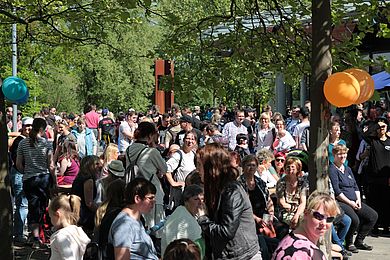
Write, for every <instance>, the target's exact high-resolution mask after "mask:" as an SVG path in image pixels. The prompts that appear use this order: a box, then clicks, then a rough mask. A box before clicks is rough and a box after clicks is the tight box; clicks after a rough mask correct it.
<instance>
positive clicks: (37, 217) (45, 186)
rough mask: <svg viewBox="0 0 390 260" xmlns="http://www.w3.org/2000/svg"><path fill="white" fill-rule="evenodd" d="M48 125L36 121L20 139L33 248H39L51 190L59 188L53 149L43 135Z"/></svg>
mask: <svg viewBox="0 0 390 260" xmlns="http://www.w3.org/2000/svg"><path fill="white" fill-rule="evenodd" d="M46 126H47V123H46V120H45V119H43V118H35V119H34V121H33V123H32V129H31V131H30V133H29V136H28V137H26V138H25V139H23V140H21V141H20V143H19V146H18V150H17V156H16V168H17V169H18V171H19V172H20V173H22V174H23V190H24V192H25V194H26V197H27V200H28V216H27V219H28V223H29V225H30V230H31V234H32V237H33V240H34V241H33V245H32V246H33V248H39V247H40V245H41V244H42V242H43V241H42V240H40V238H39V229H40V227H42V225H43V215H44V214H45V211H46V207H47V205H48V203H49V196H50V188H52V189H56V188H57V181H56V176H55V173H54V172H55V171H54V169H55V166H54V162H53V146H52V144H51V143H49V142H48V141H47V140H46V139H45V138H43V137H42V136H43V135H44V133H45V129H46Z"/></svg>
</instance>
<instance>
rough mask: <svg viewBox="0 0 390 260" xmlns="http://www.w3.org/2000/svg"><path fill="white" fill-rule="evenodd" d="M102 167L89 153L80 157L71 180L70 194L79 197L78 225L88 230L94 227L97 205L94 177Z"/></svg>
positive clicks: (90, 230) (97, 159)
mask: <svg viewBox="0 0 390 260" xmlns="http://www.w3.org/2000/svg"><path fill="white" fill-rule="evenodd" d="M101 169H102V163H101V161H100V159H99V157H97V156H95V155H89V156H86V157H84V158H83V159H81V162H80V171H79V173H78V175H77V177H76V179H75V180H74V181H73V184H72V194H75V195H77V196H79V197H80V198H81V211H80V220H79V225H80V226H82V227H83V228H84V230H85V231H86V232H87V233H88V232H92V231H93V229H94V218H95V212H96V209H97V205H96V203H95V202H94V200H95V199H96V185H95V181H96V177H97V176H98V175H99V173H100V171H101Z"/></svg>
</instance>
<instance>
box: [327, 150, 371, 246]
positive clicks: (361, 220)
mask: <svg viewBox="0 0 390 260" xmlns="http://www.w3.org/2000/svg"><path fill="white" fill-rule="evenodd" d="M347 152H348V148H347V147H346V146H345V145H340V144H337V145H335V146H334V147H333V150H332V153H333V156H334V162H333V163H332V164H331V165H330V166H329V177H330V180H331V183H332V187H333V190H334V194H335V197H336V199H337V200H338V201H339V204H340V207H341V208H342V209H343V210H344V212H345V214H347V215H348V216H349V217H350V218H351V219H352V223H351V226H350V228H349V230H348V233H347V235H346V237H345V243H346V245H347V246H346V249H347V250H348V251H351V252H352V253H357V252H358V249H361V250H372V246H370V245H367V244H366V243H364V239H365V237H366V236H367V235H368V233H369V232H370V231H371V229H372V228H373V227H374V225H375V223H376V221H377V219H378V214H377V212H376V211H375V210H373V209H372V208H371V207H370V206H368V205H366V204H365V203H363V202H362V201H361V197H360V191H359V188H358V186H357V183H356V181H355V178H354V176H353V173H352V170H351V168H350V167H349V166H346V165H345V160H346V159H347ZM356 231H357V236H356V238H355V243H352V242H353V235H354V233H355V232H356Z"/></svg>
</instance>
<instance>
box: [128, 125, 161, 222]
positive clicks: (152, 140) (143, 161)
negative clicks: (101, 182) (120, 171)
mask: <svg viewBox="0 0 390 260" xmlns="http://www.w3.org/2000/svg"><path fill="white" fill-rule="evenodd" d="M158 137H159V135H158V132H157V128H156V126H155V125H154V124H153V123H150V122H141V123H140V124H139V125H138V128H137V129H136V130H135V132H134V139H135V141H134V143H133V144H132V145H130V146H129V147H128V148H127V150H126V166H128V165H130V162H135V163H136V165H137V166H138V176H140V177H143V178H145V179H147V180H149V181H151V182H152V183H153V185H154V186H156V189H157V192H156V202H155V203H154V204H153V205H154V208H153V210H151V211H150V212H149V213H148V214H146V215H144V218H145V226H147V227H153V226H154V225H155V224H157V223H159V222H160V221H161V220H162V219H163V218H164V202H163V199H164V191H163V189H162V186H161V182H160V180H159V177H162V176H164V174H165V173H166V172H167V164H166V162H165V160H164V159H163V158H162V156H161V154H160V152H159V151H158V150H157V149H156V148H155V147H156V145H157V143H158ZM137 157H138V161H137V162H136V160H137ZM134 177H136V176H134Z"/></svg>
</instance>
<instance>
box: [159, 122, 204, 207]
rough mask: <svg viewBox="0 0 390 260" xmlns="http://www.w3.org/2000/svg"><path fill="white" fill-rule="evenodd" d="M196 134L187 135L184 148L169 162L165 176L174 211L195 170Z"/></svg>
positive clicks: (170, 204) (193, 132) (170, 205)
mask: <svg viewBox="0 0 390 260" xmlns="http://www.w3.org/2000/svg"><path fill="white" fill-rule="evenodd" d="M196 144H197V135H196V132H195V131H193V130H191V131H188V132H186V133H185V135H184V142H183V147H182V148H181V150H179V151H177V152H176V153H174V154H173V155H172V157H171V158H169V160H168V161H167V168H168V171H167V173H166V174H165V177H166V178H167V180H168V182H169V184H170V186H171V188H170V193H169V203H168V206H169V209H171V210H174V209H175V208H176V207H178V206H179V205H180V202H181V194H182V191H183V189H184V181H185V179H186V177H187V175H188V174H189V173H190V172H192V171H193V170H195V168H196V167H195V152H194V151H196V147H197V145H196Z"/></svg>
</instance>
